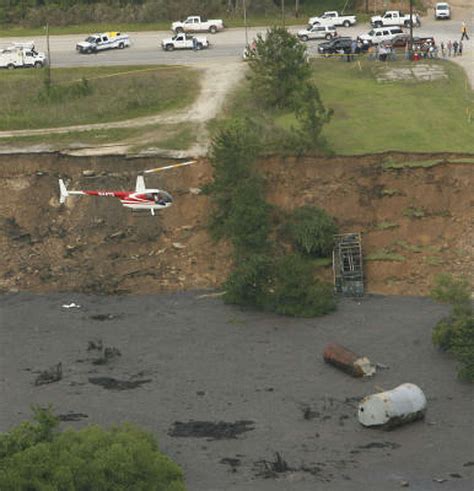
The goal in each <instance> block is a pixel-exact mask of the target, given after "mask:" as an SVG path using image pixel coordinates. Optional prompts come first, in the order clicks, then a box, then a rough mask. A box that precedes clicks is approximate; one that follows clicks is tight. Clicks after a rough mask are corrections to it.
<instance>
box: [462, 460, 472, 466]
mask: <svg viewBox="0 0 474 491" xmlns="http://www.w3.org/2000/svg"><path fill="white" fill-rule="evenodd" d="M472 465H474V460H470V461H469V462H466V463H465V464H463V467H471V466H472Z"/></svg>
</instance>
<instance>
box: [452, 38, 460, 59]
mask: <svg viewBox="0 0 474 491" xmlns="http://www.w3.org/2000/svg"><path fill="white" fill-rule="evenodd" d="M458 48H459V43H458V42H457V41H454V43H453V53H454V56H456V55H457V54H458Z"/></svg>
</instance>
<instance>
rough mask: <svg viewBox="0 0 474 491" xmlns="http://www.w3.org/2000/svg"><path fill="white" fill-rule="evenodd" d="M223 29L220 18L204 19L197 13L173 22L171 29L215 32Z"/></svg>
mask: <svg viewBox="0 0 474 491" xmlns="http://www.w3.org/2000/svg"><path fill="white" fill-rule="evenodd" d="M222 29H224V21H223V20H222V19H209V20H208V19H205V18H204V17H199V16H198V15H193V16H190V17H188V18H187V19H186V20H183V21H178V22H173V23H172V24H171V30H172V31H173V32H210V33H211V34H215V33H216V32H217V31H222Z"/></svg>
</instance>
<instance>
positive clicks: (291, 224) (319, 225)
mask: <svg viewBox="0 0 474 491" xmlns="http://www.w3.org/2000/svg"><path fill="white" fill-rule="evenodd" d="M283 230H284V232H285V233H287V235H288V237H289V239H290V240H291V242H292V243H293V244H294V245H295V246H296V247H297V249H298V250H300V251H301V252H303V253H304V254H308V255H311V256H314V257H327V256H329V255H330V254H331V251H332V248H333V245H334V234H336V233H337V225H336V223H335V222H334V220H333V219H332V218H331V217H330V216H329V215H328V214H327V213H326V212H325V211H324V210H322V209H321V208H316V207H313V206H303V207H301V208H297V209H295V210H294V211H293V212H292V213H291V214H290V216H289V218H288V220H287V223H286V226H285V227H284V228H283Z"/></svg>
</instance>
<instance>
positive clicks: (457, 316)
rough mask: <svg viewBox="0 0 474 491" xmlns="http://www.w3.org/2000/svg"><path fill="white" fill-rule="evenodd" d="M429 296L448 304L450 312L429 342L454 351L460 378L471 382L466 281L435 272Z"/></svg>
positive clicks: (473, 354) (473, 359) (472, 322)
mask: <svg viewBox="0 0 474 491" xmlns="http://www.w3.org/2000/svg"><path fill="white" fill-rule="evenodd" d="M431 296H432V297H433V298H434V299H435V300H438V301H440V302H445V303H449V304H451V306H452V311H451V315H450V316H449V317H447V318H445V319H442V320H441V321H439V322H438V324H437V325H436V327H435V328H434V330H433V335H432V339H433V343H434V344H435V346H437V347H438V348H440V349H442V350H444V351H449V352H451V353H453V354H454V356H455V358H456V360H457V361H458V362H459V368H458V376H459V377H460V378H461V379H464V380H467V381H470V382H474V316H473V311H472V302H471V289H470V285H469V282H468V281H467V280H465V279H462V278H461V279H459V278H458V279H457V278H453V277H452V276H451V275H448V274H442V275H439V276H438V277H437V279H436V285H435V288H433V290H432V292H431Z"/></svg>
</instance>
